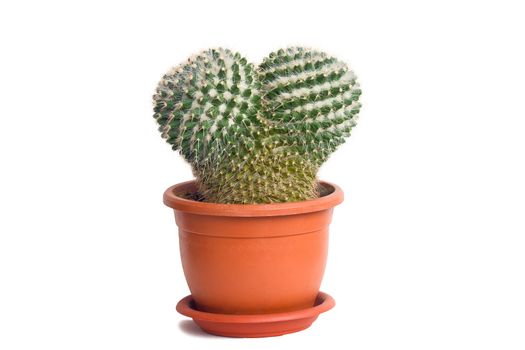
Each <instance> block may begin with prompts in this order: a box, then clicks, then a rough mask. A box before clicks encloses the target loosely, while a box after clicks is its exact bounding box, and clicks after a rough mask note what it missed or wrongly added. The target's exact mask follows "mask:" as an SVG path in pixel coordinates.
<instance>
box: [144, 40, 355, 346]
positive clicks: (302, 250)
mask: <svg viewBox="0 0 525 350" xmlns="http://www.w3.org/2000/svg"><path fill="white" fill-rule="evenodd" d="M360 94H361V90H360V88H359V85H358V83H357V81H356V78H355V76H354V74H353V72H352V71H351V70H349V68H348V67H347V65H346V64H345V63H343V62H341V61H339V60H337V59H336V58H333V57H330V56H328V55H326V54H325V53H322V52H319V51H315V50H310V49H306V48H301V47H291V48H288V49H284V50H279V51H277V52H274V53H272V54H270V55H269V56H268V57H267V58H265V59H264V60H263V62H262V63H261V64H260V65H259V66H257V67H256V66H254V65H253V64H251V63H249V62H248V61H247V60H246V59H245V58H244V57H242V56H241V55H240V54H239V53H234V52H231V51H229V50H226V49H221V48H219V49H210V50H206V51H203V52H201V53H200V54H198V55H196V56H193V57H191V58H189V59H188V61H187V62H185V63H183V64H181V65H179V66H178V67H176V68H173V69H172V70H170V71H169V72H168V73H167V74H166V75H164V76H163V78H162V80H161V81H160V83H159V85H158V87H157V90H156V93H155V95H154V97H153V100H154V112H155V114H154V117H155V119H156V121H157V122H158V124H159V126H160V127H159V131H160V132H161V133H162V137H163V138H164V139H166V141H167V142H168V143H169V144H170V145H172V148H173V149H174V150H176V151H178V152H180V154H181V155H182V156H183V157H184V159H185V160H187V161H188V162H189V163H190V164H191V167H192V170H193V174H194V176H195V180H194V181H189V182H184V183H181V184H178V185H175V186H172V187H170V188H168V189H167V190H166V192H165V193H164V203H165V204H166V205H167V206H169V207H171V208H173V209H174V212H175V220H176V223H177V225H178V227H179V242H180V254H181V260H182V265H183V269H184V274H185V277H186V280H187V283H188V286H189V289H190V291H191V295H190V296H188V297H186V298H184V299H182V300H181V301H180V302H179V304H178V305H177V310H178V311H179V312H180V313H182V314H184V315H187V316H189V317H192V318H193V319H194V321H195V322H196V323H197V324H198V325H199V326H201V328H203V329H204V330H205V331H207V332H210V333H213V334H218V335H224V336H237V337H261V336H272V335H280V334H285V333H290V332H295V331H298V330H302V329H304V328H307V327H308V326H309V325H310V324H311V323H312V322H313V321H314V320H315V319H316V318H317V316H318V315H319V313H321V312H323V311H326V310H328V309H330V308H331V307H333V305H334V301H333V299H332V298H331V297H330V296H329V295H328V294H325V293H321V292H319V287H320V284H321V280H322V277H323V273H324V268H325V263H326V257H327V248H328V225H329V223H330V221H331V216H332V210H333V207H335V206H336V205H337V204H339V203H341V202H342V200H343V193H342V191H341V189H340V188H339V187H338V186H336V185H334V184H330V183H328V182H323V181H318V180H317V171H318V169H319V167H320V166H321V165H322V164H323V163H324V162H325V160H326V159H327V158H328V157H329V156H330V154H331V153H332V152H333V151H334V150H335V149H336V148H337V147H338V146H339V145H340V144H342V143H343V142H344V141H345V138H346V137H347V136H349V135H350V131H351V129H352V128H353V127H354V126H355V124H356V120H357V115H358V112H359V109H360V103H359V96H360Z"/></svg>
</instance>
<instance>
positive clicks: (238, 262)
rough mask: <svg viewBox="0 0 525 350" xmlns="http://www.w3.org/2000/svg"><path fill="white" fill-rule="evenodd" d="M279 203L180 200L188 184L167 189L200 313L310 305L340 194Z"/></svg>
mask: <svg viewBox="0 0 525 350" xmlns="http://www.w3.org/2000/svg"><path fill="white" fill-rule="evenodd" d="M322 185H323V187H324V188H325V189H326V193H327V194H325V195H324V196H322V197H320V198H316V199H313V200H308V201H303V202H292V203H278V204H254V205H252V204H245V205H243V204H215V203H205V202H198V201H193V200H188V199H185V198H183V197H185V195H187V194H188V193H194V192H196V185H195V182H194V181H189V182H184V183H181V184H178V185H175V186H172V187H170V188H168V189H167V190H166V192H165V193H164V203H165V204H166V205H167V206H169V207H171V208H173V209H174V212H175V221H176V223H177V225H178V227H179V242H180V255H181V260H182V266H183V269H184V274H185V277H186V281H187V283H188V287H189V289H190V291H191V294H192V298H193V300H194V303H195V307H196V309H198V310H201V311H204V312H210V313H217V314H245V315H254V314H265V313H280V312H290V311H295V310H302V309H306V308H311V307H312V306H313V305H314V303H315V301H316V298H317V296H318V293H319V287H320V284H321V280H322V278H323V274H324V270H325V265H326V257H327V252H328V226H329V224H330V221H331V218H332V211H333V208H334V206H336V205H338V204H339V203H341V202H342V201H343V192H342V191H341V189H340V188H339V187H338V186H336V185H333V184H330V183H327V182H322Z"/></svg>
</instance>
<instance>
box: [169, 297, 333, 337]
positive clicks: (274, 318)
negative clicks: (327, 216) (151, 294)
mask: <svg viewBox="0 0 525 350" xmlns="http://www.w3.org/2000/svg"><path fill="white" fill-rule="evenodd" d="M334 305H335V300H334V298H332V297H331V296H330V295H328V294H326V293H323V292H319V295H318V296H317V299H316V301H315V304H314V306H312V307H311V308H308V309H303V310H297V311H290V312H282V313H274V314H257V315H230V314H214V313H209V312H203V311H199V310H196V309H195V303H194V301H193V298H192V297H191V295H188V296H187V297H185V298H183V299H182V300H181V301H179V303H178V304H177V311H178V312H179V313H181V314H183V315H184V316H188V317H191V318H192V319H193V321H194V322H195V323H196V324H197V325H198V326H199V327H201V328H202V329H203V330H204V331H205V332H208V333H211V334H215V335H220V336H224V337H237V338H261V337H274V336H277V335H283V334H287V333H294V332H298V331H302V330H303V329H306V328H308V327H310V325H311V324H312V323H313V322H314V321H315V320H316V319H317V316H319V314H321V313H323V312H325V311H328V310H330V309H331V308H333V307H334Z"/></svg>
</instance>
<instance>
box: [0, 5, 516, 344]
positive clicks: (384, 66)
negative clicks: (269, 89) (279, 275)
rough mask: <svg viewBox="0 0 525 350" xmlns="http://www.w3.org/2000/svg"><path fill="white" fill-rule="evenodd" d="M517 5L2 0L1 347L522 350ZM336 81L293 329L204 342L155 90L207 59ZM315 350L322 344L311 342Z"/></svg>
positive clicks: (176, 161) (174, 167)
mask: <svg viewBox="0 0 525 350" xmlns="http://www.w3.org/2000/svg"><path fill="white" fill-rule="evenodd" d="M524 16H525V10H524V9H523V8H522V7H520V5H519V1H516V2H514V3H511V2H506V1H493V2H484V1H475V2H474V1H473V2H462V1H450V2H448V1H437V2H435V3H431V2H424V1H413V2H407V1H385V2H375V1H362V2H352V1H341V2H333V1H328V0H323V1H314V2H308V1H304V0H303V1H300V2H293V1H288V2H286V1H284V0H280V1H268V0H266V1H260V2H255V1H253V2H248V1H245V2H239V3H231V2H227V1H209V2H198V1H179V2H177V1H175V0H172V1H166V2H158V1H144V2H142V3H141V4H137V3H134V2H122V3H116V2H110V1H100V2H98V1H88V2H85V3H84V4H82V3H81V2H73V1H64V2H62V3H59V2H56V1H34V2H27V1H3V2H2V3H1V5H0V37H1V40H0V62H1V64H0V118H1V119H0V167H1V170H0V179H1V181H0V209H1V211H0V216H1V219H0V232H1V236H0V348H1V349H6V350H8V349H9V350H10V349H208V348H213V349H229V350H233V349H274V348H275V349H284V348H304V349H314V348H320V347H323V348H328V347H331V348H339V349H403V350H406V349H418V350H421V349H425V350H426V349H462V350H463V349H505V350H510V349H524V348H525V254H524V252H525V236H524V235H525V185H524V179H525V157H524V152H525V138H524V133H525V103H524V99H525V68H524V66H525V46H524V33H525V24H524V22H525V21H524ZM297 44H299V45H306V46H310V47H314V48H318V49H320V50H324V51H326V52H328V53H330V54H332V55H335V56H336V57H338V58H340V59H341V60H344V61H347V62H348V63H349V64H350V66H351V67H352V68H353V69H354V71H355V72H356V74H357V75H358V77H359V78H360V82H361V85H362V89H363V96H362V101H363V109H362V113H361V118H360V122H359V125H358V126H357V127H356V128H355V131H354V133H353V136H352V137H351V138H350V140H349V142H347V143H346V144H345V145H344V146H343V147H341V149H339V150H338V152H337V153H336V154H334V155H333V157H332V158H331V159H330V160H329V161H328V163H327V164H326V166H325V167H324V168H323V169H322V171H321V177H322V178H323V179H326V180H329V181H332V182H335V183H337V184H339V185H340V186H341V187H342V188H343V189H344V191H345V194H346V201H345V202H344V204H342V205H341V206H340V207H338V208H337V209H336V211H335V217H334V221H333V225H332V227H331V248H330V254H329V261H328V266H327V271H326V275H325V279H324V282H323V287H322V288H323V290H324V291H326V292H328V293H330V294H332V295H333V296H334V297H335V298H336V300H337V303H338V304H337V306H336V308H335V309H333V310H332V311H330V312H328V313H326V314H324V315H322V316H321V317H320V318H319V320H318V321H317V322H316V323H314V325H313V326H312V327H311V328H310V329H309V330H307V331H304V332H301V333H297V334H293V335H288V336H284V337H278V338H269V339H256V340H250V339H227V338H218V337H212V336H206V335H204V334H202V333H201V332H200V331H198V330H197V329H196V328H195V327H194V326H193V324H192V323H191V322H189V321H186V320H185V318H184V317H183V316H181V315H179V314H177V313H176V312H175V309H174V307H175V304H176V302H177V301H178V300H179V299H180V298H182V297H183V296H185V295H186V294H188V289H187V287H186V283H185V280H184V277H183V274H182V270H181V267H180V262H179V253H178V241H177V233H176V226H175V223H174V220H173V216H172V212H171V211H170V210H169V209H168V208H167V207H165V206H164V205H163V204H162V201H161V196H162V192H163V191H164V189H165V188H167V187H168V186H169V185H172V184H174V183H177V182H181V181H184V180H188V179H190V178H191V172H190V170H189V167H188V165H186V164H185V163H184V162H183V161H182V160H181V159H180V157H179V156H178V155H177V154H175V153H174V152H172V151H171V150H170V147H169V146H168V145H166V144H165V143H164V142H163V141H162V140H161V138H160V136H159V134H158V132H157V130H156V125H155V123H154V120H153V119H152V111H151V95H152V94H153V92H154V88H155V86H156V84H157V81H158V80H159V79H160V78H161V76H162V74H163V73H164V72H165V71H166V70H167V69H168V68H169V67H171V66H172V65H176V64H178V63H179V62H181V61H183V60H185V59H186V57H187V56H189V55H190V54H192V53H195V52H198V51H199V50H201V49H205V48H208V47H214V46H224V47H228V48H231V49H233V50H237V51H240V52H242V53H243V54H245V55H246V56H247V57H248V59H250V60H251V61H253V62H255V63H257V62H259V61H261V60H262V58H263V57H264V56H265V55H266V54H268V53H269V52H270V51H273V50H276V49H278V48H280V47H284V46H287V45H297ZM330 344H332V345H330Z"/></svg>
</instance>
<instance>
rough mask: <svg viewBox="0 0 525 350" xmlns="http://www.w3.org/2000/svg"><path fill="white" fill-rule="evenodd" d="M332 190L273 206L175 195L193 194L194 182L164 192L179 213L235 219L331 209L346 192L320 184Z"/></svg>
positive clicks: (341, 199)
mask: <svg viewBox="0 0 525 350" xmlns="http://www.w3.org/2000/svg"><path fill="white" fill-rule="evenodd" d="M319 182H320V183H321V184H322V185H323V186H325V187H328V188H329V189H332V191H331V192H330V193H329V194H327V195H324V196H322V197H319V198H314V199H310V200H306V201H300V202H287V203H270V204H222V203H209V202H198V201H194V200H191V199H185V198H182V197H179V196H178V195H177V194H176V193H181V192H189V191H192V190H193V191H194V190H195V189H196V182H195V180H191V181H185V182H181V183H179V184H176V185H173V186H171V187H169V188H168V189H167V190H166V191H165V192H164V197H163V199H164V204H165V205H167V206H168V207H170V208H173V209H174V210H176V211H182V212H186V213H191V214H199V215H212V216H234V217H259V216H284V215H295V214H304V213H312V212H316V211H321V210H326V209H331V208H333V207H335V206H336V205H338V204H340V203H341V202H343V199H344V195H343V190H341V188H340V187H339V186H337V185H335V184H332V183H330V182H326V181H319Z"/></svg>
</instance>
